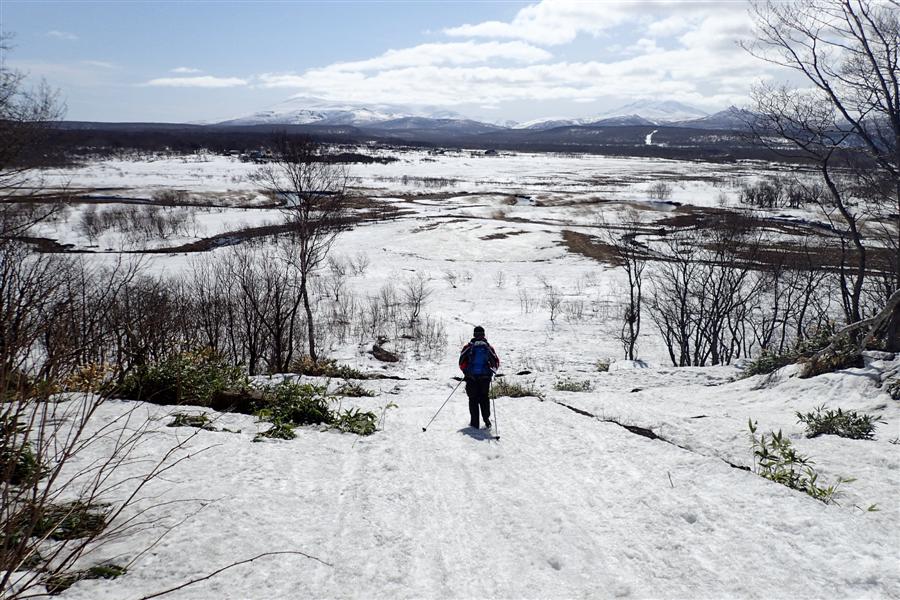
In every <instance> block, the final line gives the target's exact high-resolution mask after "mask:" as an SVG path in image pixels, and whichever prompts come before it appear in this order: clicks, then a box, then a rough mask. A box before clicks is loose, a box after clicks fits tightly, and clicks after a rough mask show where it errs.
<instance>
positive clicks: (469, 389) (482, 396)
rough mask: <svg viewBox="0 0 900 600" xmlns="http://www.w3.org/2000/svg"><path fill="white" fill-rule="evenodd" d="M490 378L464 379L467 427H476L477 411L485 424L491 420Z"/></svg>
mask: <svg viewBox="0 0 900 600" xmlns="http://www.w3.org/2000/svg"><path fill="white" fill-rule="evenodd" d="M490 390H491V378H490V377H473V378H467V379H466V395H467V396H468V397H469V417H470V419H469V425H471V426H472V427H478V409H479V407H480V408H481V418H482V419H484V422H485V424H487V423H489V422H490V420H491V400H490V398H489V397H488V396H489V394H490Z"/></svg>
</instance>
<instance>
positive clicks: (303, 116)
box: [220, 96, 465, 125]
mask: <svg viewBox="0 0 900 600" xmlns="http://www.w3.org/2000/svg"><path fill="white" fill-rule="evenodd" d="M408 117H420V118H426V119H464V118H465V117H463V116H462V115H460V114H459V113H456V112H453V111H450V110H446V109H443V108H435V107H429V106H401V105H393V104H361V103H358V102H346V101H335V100H325V99H322V98H315V97H311V96H294V97H292V98H288V99H287V100H285V101H283V102H279V103H278V104H275V105H273V106H271V107H269V108H267V109H265V110H261V111H258V112H255V113H253V114H251V115H244V116H241V117H237V118H235V119H229V120H227V121H223V122H222V123H220V124H221V125H264V124H273V125H274V124H279V125H371V124H373V123H379V122H383V121H391V120H394V119H403V118H408Z"/></svg>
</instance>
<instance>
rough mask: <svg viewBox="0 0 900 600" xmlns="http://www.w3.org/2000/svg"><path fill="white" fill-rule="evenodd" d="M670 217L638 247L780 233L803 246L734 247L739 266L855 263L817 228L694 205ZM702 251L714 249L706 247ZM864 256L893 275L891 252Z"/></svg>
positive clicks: (828, 267)
mask: <svg viewBox="0 0 900 600" xmlns="http://www.w3.org/2000/svg"><path fill="white" fill-rule="evenodd" d="M674 213H675V214H672V215H671V216H668V217H666V218H663V219H660V220H657V221H655V222H654V223H653V224H650V225H648V226H647V227H645V228H643V229H641V230H639V231H638V232H637V233H636V234H632V236H631V237H632V238H633V241H634V242H636V243H637V244H636V245H637V246H638V247H641V248H650V247H651V244H650V243H648V242H652V240H653V239H654V238H655V239H663V238H665V237H666V236H667V235H669V234H671V233H673V232H675V231H678V230H695V231H699V230H722V231H726V230H731V231H734V230H736V229H745V230H750V231H753V230H755V231H763V232H772V233H778V234H782V235H788V236H793V237H795V238H797V239H798V240H803V242H802V243H800V242H794V243H792V242H790V241H784V240H779V241H771V242H763V244H762V245H759V246H757V245H754V244H748V245H746V246H743V247H739V248H737V249H736V259H737V261H738V262H741V263H743V264H745V265H747V266H749V267H750V268H752V269H755V270H760V271H768V270H772V269H775V268H779V269H784V268H799V269H813V270H818V271H832V272H837V271H840V270H841V269H842V268H847V265H853V264H855V263H856V255H855V250H854V249H853V248H852V247H849V248H847V249H845V250H842V249H841V246H840V243H839V241H838V240H837V238H836V236H835V234H834V233H833V232H831V231H830V230H828V229H827V228H825V227H823V226H822V225H821V224H819V223H813V222H809V223H805V222H793V221H785V220H783V219H778V218H772V217H760V216H756V215H751V214H748V213H742V212H738V211H733V210H727V209H720V208H700V207H694V206H682V207H679V208H678V209H676V210H675V211H674ZM613 228H615V227H613ZM562 233H563V244H564V245H565V246H566V247H567V248H568V250H569V251H570V252H573V253H575V254H581V255H582V256H586V257H588V258H593V259H595V260H597V261H600V262H604V263H607V264H612V265H615V264H618V263H617V260H618V259H617V256H616V253H615V248H613V247H612V246H611V245H609V244H607V243H606V242H604V241H602V240H600V239H598V238H596V237H594V236H591V235H587V234H583V233H578V232H575V231H568V230H566V231H563V232H562ZM639 238H644V239H645V242H644V243H641V242H640V240H639ZM705 247H707V248H710V249H714V248H712V247H711V246H709V245H705ZM867 252H868V255H867V260H868V270H869V271H870V272H871V273H872V274H879V273H890V272H893V271H892V269H893V262H892V261H895V260H896V255H895V254H894V253H893V252H892V251H891V250H890V249H889V248H869V249H868V251H867ZM643 258H645V259H646V260H651V261H652V260H656V261H667V260H671V258H670V257H667V256H665V255H661V254H657V253H654V252H652V251H650V250H649V249H648V250H647V251H646V252H645V254H644V256H643Z"/></svg>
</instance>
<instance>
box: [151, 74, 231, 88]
mask: <svg viewBox="0 0 900 600" xmlns="http://www.w3.org/2000/svg"><path fill="white" fill-rule="evenodd" d="M248 84H249V82H248V81H247V80H246V79H240V78H238V77H213V76H211V75H203V76H201V77H160V78H158V79H151V80H150V81H147V82H145V83H143V84H142V85H145V86H152V87H192V88H228V87H240V86H245V85H248Z"/></svg>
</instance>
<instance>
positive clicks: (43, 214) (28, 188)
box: [0, 33, 64, 242]
mask: <svg viewBox="0 0 900 600" xmlns="http://www.w3.org/2000/svg"><path fill="white" fill-rule="evenodd" d="M10 47H11V45H10V36H9V35H8V34H2V33H0V55H5V54H6V53H7V52H9V50H10ZM63 112H64V107H63V106H62V104H61V103H60V101H59V98H58V94H57V93H56V92H55V91H54V90H52V89H51V88H50V87H49V86H47V84H46V83H43V82H42V83H40V84H38V85H37V86H35V87H33V88H29V87H27V85H26V80H25V75H24V74H23V73H21V72H20V71H16V70H14V69H10V68H9V67H8V66H7V63H6V62H5V60H0V242H2V241H3V240H7V239H9V238H11V237H14V236H17V235H22V234H23V233H24V232H25V231H27V230H28V229H29V228H30V227H31V226H32V225H34V224H36V223H38V222H40V221H42V220H45V219H47V218H49V217H50V216H51V215H52V214H53V213H55V212H57V211H58V210H60V208H61V204H59V203H54V202H48V203H27V204H17V205H13V204H11V202H13V201H15V200H16V198H17V197H23V196H35V195H36V194H38V193H39V192H40V191H41V188H42V185H41V182H40V181H36V180H35V179H34V168H35V166H36V165H37V163H38V161H39V160H40V157H41V151H40V148H41V144H40V142H41V141H42V140H43V139H44V138H45V136H46V135H47V133H48V131H49V126H50V125H51V124H52V122H53V121H57V120H59V119H60V118H61V117H62V115H63Z"/></svg>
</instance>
